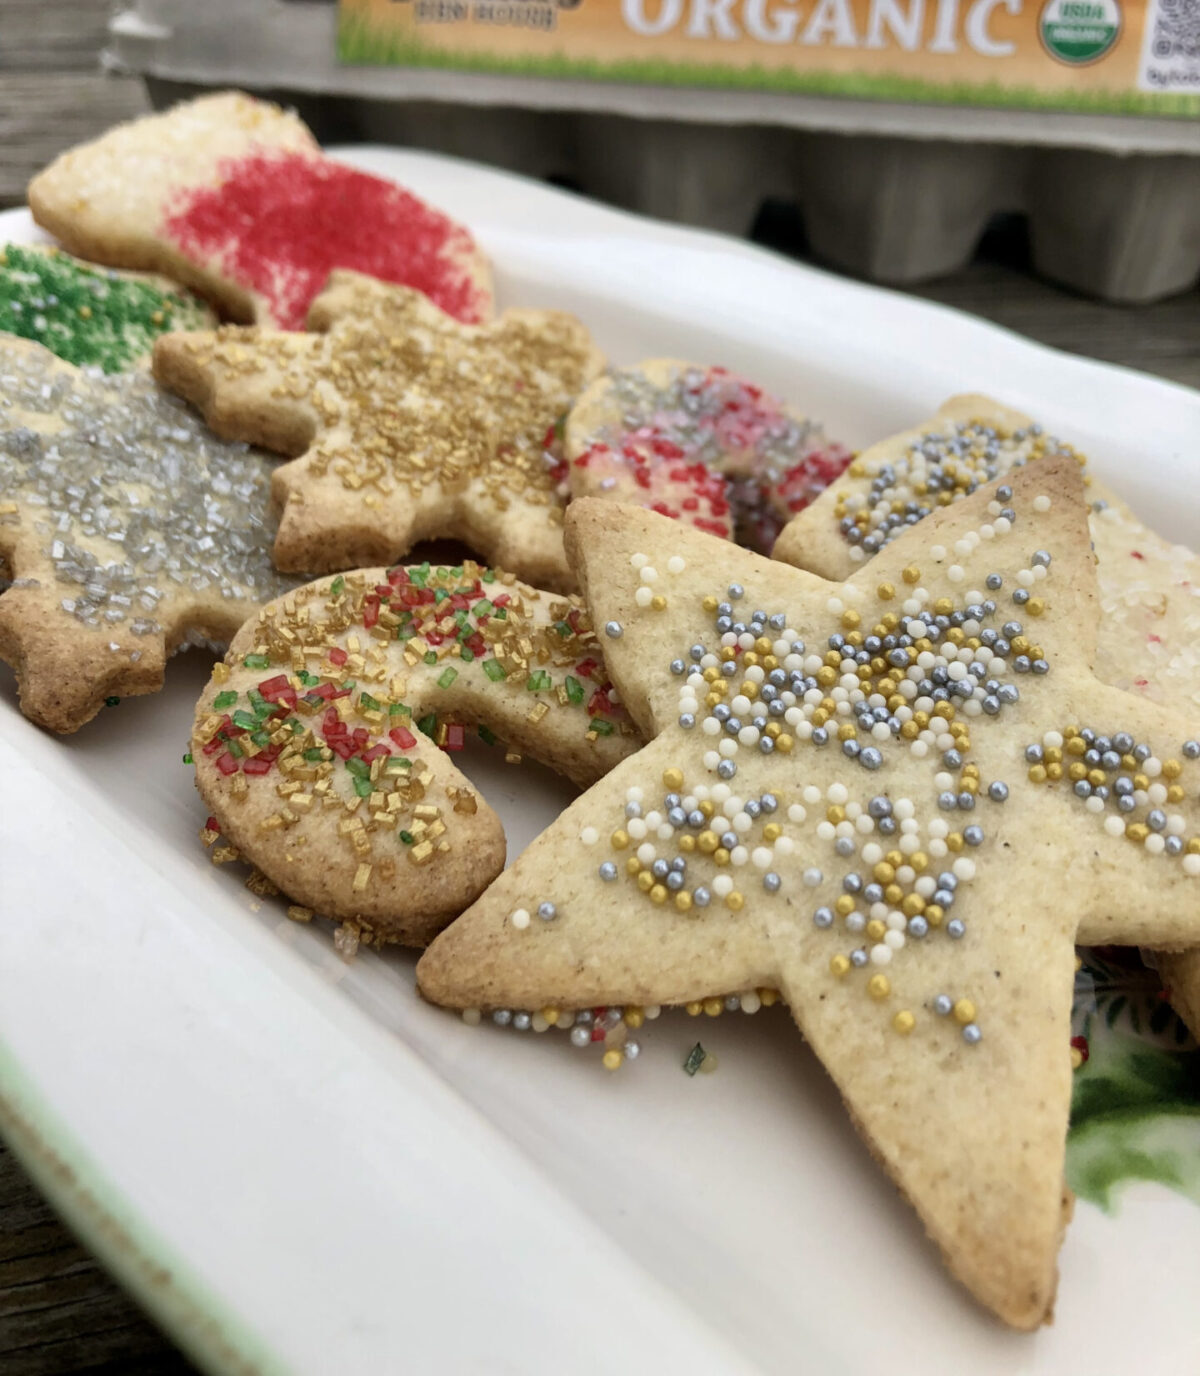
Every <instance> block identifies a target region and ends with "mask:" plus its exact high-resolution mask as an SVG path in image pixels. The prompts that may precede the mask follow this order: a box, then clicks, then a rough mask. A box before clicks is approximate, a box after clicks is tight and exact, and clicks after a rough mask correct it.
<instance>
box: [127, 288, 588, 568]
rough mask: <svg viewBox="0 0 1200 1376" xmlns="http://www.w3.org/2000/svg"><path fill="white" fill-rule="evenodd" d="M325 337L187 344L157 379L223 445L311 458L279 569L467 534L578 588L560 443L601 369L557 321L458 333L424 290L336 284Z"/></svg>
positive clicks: (281, 493) (175, 339)
mask: <svg viewBox="0 0 1200 1376" xmlns="http://www.w3.org/2000/svg"><path fill="white" fill-rule="evenodd" d="M309 323H310V325H311V327H312V328H313V329H315V330H321V331H326V333H322V334H287V333H277V332H272V331H266V330H254V329H251V330H239V329H234V328H227V329H224V330H221V331H218V332H217V333H216V334H198V335H172V336H170V337H168V338H165V339H163V340H161V341H160V342H159V347H158V348H157V349H156V351H155V357H154V373H155V376H156V377H157V378H158V379H159V380H160V381H161V382H162V383H163V384H164V385H165V386H167V387H169V388H170V389H171V390H172V391H175V392H178V393H180V395H182V396H185V397H187V398H188V400H189V401H193V402H195V403H196V404H197V405H198V406H199V407H200V409H201V411H202V412H203V413H204V416H205V417H206V419H207V420H208V422H209V424H210V425H212V427H213V429H214V430H216V431H217V433H218V434H221V435H227V436H230V437H232V438H237V439H245V440H251V441H252V442H254V443H257V444H263V445H266V446H267V447H268V448H270V449H276V450H278V451H279V452H281V453H284V454H299V455H301V456H302V457H300V458H298V459H297V460H296V461H295V462H294V463H290V464H287V465H285V466H284V467H282V468H280V469H278V470H277V471H276V474H275V479H274V493H275V497H276V500H277V502H278V503H279V505H280V506H281V507H282V511H283V514H282V517H281V519H280V523H279V535H278V538H277V539H276V542H275V562H276V563H277V564H278V565H279V567H280V568H285V569H299V568H316V569H330V570H333V569H344V568H352V567H356V566H363V565H367V564H373V563H379V562H382V561H386V560H391V559H397V558H400V557H401V556H403V555H404V554H406V553H407V552H408V550H409V549H411V547H412V546H413V544H414V543H415V542H416V541H418V540H421V539H427V538H431V537H434V536H456V537H458V538H459V539H461V540H463V541H465V542H466V543H467V544H469V545H470V546H471V547H472V549H475V550H478V551H479V552H480V553H482V554H483V555H485V556H486V557H487V559H488V560H489V561H490V562H492V563H494V564H498V565H502V566H503V567H505V568H509V569H512V570H513V571H514V572H516V573H517V574H519V575H520V576H521V577H523V578H527V579H529V581H530V582H532V583H536V584H538V585H539V586H542V587H550V588H560V589H561V588H563V587H566V586H570V583H571V575H570V571H569V569H568V567H567V563H566V556H565V554H564V552H563V543H562V504H561V500H560V498H559V496H558V494H557V492H556V488H555V481H554V477H553V474H552V471H551V464H550V463H549V462H548V460H547V455H546V449H545V447H546V442H547V432H548V431H549V430H550V429H551V428H552V426H553V424H554V422H555V420H556V419H557V418H558V417H559V416H560V415H561V414H562V412H563V411H564V410H565V409H566V408H567V406H568V405H569V404H570V402H571V401H572V400H573V398H574V397H575V395H576V393H577V392H578V391H579V389H580V388H581V387H583V386H584V385H585V384H586V383H587V381H588V380H589V379H590V378H592V377H593V376H595V374H596V373H597V372H598V371H599V369H600V367H601V359H600V356H599V355H598V354H597V353H596V351H595V349H594V348H593V346H592V343H591V340H590V338H589V336H588V333H587V331H586V330H585V329H584V328H583V326H582V325H580V323H579V322H578V321H577V320H576V319H575V318H574V317H573V316H569V315H564V314H562V313H561V312H558V311H527V310H514V311H507V312H505V314H504V315H503V316H502V317H501V318H500V319H499V320H497V321H496V322H495V323H494V324H492V325H487V326H482V327H472V326H468V325H460V324H458V323H457V322H456V321H454V320H451V319H450V317H449V316H447V315H446V314H445V313H444V312H442V311H439V310H438V309H437V307H436V306H433V305H431V304H430V303H429V302H428V301H427V300H425V299H424V298H423V297H422V296H421V295H419V293H417V292H414V291H410V290H408V289H406V288H403V287H388V286H384V285H382V284H381V283H379V282H375V281H373V280H372V279H370V278H367V277H362V276H360V275H359V274H357V273H349V272H335V273H334V274H333V276H332V277H331V279H330V285H329V288H328V289H327V290H326V291H325V292H323V293H322V295H321V296H320V297H319V298H318V299H317V300H316V301H315V302H314V303H313V309H312V312H311V314H310V317H309Z"/></svg>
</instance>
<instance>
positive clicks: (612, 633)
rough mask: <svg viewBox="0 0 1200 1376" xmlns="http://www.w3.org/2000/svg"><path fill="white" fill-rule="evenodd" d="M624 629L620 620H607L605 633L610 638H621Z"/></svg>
mask: <svg viewBox="0 0 1200 1376" xmlns="http://www.w3.org/2000/svg"><path fill="white" fill-rule="evenodd" d="M624 630H625V628H624V627H623V626H622V625H621V623H620V622H619V621H606V622H605V623H604V634H605V635H606V636H608V638H609V640H620V638H621V636H622V635H623V634H624Z"/></svg>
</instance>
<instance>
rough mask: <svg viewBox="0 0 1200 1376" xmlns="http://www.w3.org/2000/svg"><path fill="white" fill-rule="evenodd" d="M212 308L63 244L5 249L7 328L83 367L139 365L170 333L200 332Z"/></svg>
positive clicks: (159, 280) (2, 316) (2, 276)
mask: <svg viewBox="0 0 1200 1376" xmlns="http://www.w3.org/2000/svg"><path fill="white" fill-rule="evenodd" d="M213 323H214V317H213V314H212V312H211V311H210V310H209V309H208V308H207V307H206V306H205V305H203V304H202V303H201V302H200V301H199V300H197V298H196V297H194V296H192V295H191V293H190V292H187V291H184V290H183V289H182V288H180V287H176V286H174V285H173V284H172V283H170V282H168V281H167V279H166V278H165V277H154V276H149V275H144V274H135V273H124V272H114V271H113V270H112V269H111V268H100V267H93V266H92V264H90V263H84V262H82V261H81V260H80V259H78V258H72V257H71V255H70V254H68V253H63V251H62V250H61V249H57V248H44V247H40V246H36V247H35V246H33V245H29V244H8V245H7V246H6V247H5V248H4V249H3V251H2V254H0V330H3V331H4V332H5V333H6V334H15V335H19V336H20V337H21V338H22V339H32V340H33V341H34V342H35V343H38V344H42V345H44V346H45V347H46V348H47V349H49V350H51V352H52V353H55V354H57V355H58V356H59V358H62V359H65V360H66V361H67V362H68V363H74V364H75V365H76V366H77V367H80V368H87V367H95V368H101V369H103V370H104V372H106V373H120V372H124V371H126V370H127V369H129V368H134V367H137V366H138V364H140V363H141V362H142V361H143V360H144V359H145V358H147V357H148V355H149V353H150V351H151V350H152V349H153V347H154V341H155V340H156V339H157V338H158V336H159V335H160V334H165V333H167V332H168V331H169V330H199V329H205V328H207V327H208V326H210V325H212V324H213Z"/></svg>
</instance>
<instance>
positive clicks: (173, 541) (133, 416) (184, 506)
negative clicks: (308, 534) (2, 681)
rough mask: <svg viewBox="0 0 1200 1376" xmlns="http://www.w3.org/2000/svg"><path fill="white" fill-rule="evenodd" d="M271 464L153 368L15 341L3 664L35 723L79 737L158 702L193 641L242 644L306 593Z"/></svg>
mask: <svg viewBox="0 0 1200 1376" xmlns="http://www.w3.org/2000/svg"><path fill="white" fill-rule="evenodd" d="M270 469H271V464H270V460H269V459H268V458H267V457H266V456H265V455H263V454H260V453H256V452H255V451H254V450H250V449H247V448H246V447H245V446H244V445H240V444H225V443H223V442H222V441H220V440H217V439H216V438H215V437H214V436H213V435H212V434H210V433H209V431H208V430H207V429H206V428H205V427H204V426H203V425H202V424H201V423H200V422H199V421H198V420H197V419H196V418H195V417H194V416H193V415H191V414H190V412H189V411H188V410H187V408H186V407H185V406H183V405H182V404H181V403H179V402H177V401H175V400H174V399H173V398H172V397H169V396H166V395H165V394H164V393H163V392H161V391H160V390H159V389H158V388H157V387H156V386H155V385H154V383H153V381H152V380H151V379H150V377H149V376H148V375H146V374H142V373H137V374H134V373H126V374H117V375H115V376H113V377H97V376H95V375H93V374H90V373H84V372H80V371H78V370H77V369H75V368H73V367H71V366H70V365H69V364H66V363H63V362H61V361H60V360H59V359H57V358H55V357H54V355H53V354H51V353H50V352H49V351H48V350H46V349H43V348H42V347H41V345H39V344H31V343H26V342H25V341H24V340H17V339H11V338H5V339H0V564H2V565H3V566H4V567H5V568H6V569H7V571H8V574H9V577H10V579H11V583H10V585H9V587H8V589H7V591H5V592H4V594H3V596H0V658H3V659H5V660H7V661H8V662H9V663H10V664H11V665H12V666H13V667H14V668H15V670H16V673H17V683H18V687H19V689H20V695H21V710H22V711H23V712H24V713H25V715H26V716H28V717H30V718H31V719H32V720H33V721H36V722H37V723H38V724H39V725H41V726H48V727H50V728H51V729H52V730H55V731H74V730H76V729H77V728H78V727H80V726H82V725H83V723H84V722H86V721H88V720H89V719H90V718H91V717H93V716H95V714H96V713H97V712H98V711H99V710H100V708H101V707H102V706H103V705H104V703H105V700H106V699H108V698H112V697H124V696H126V695H128V694H134V693H152V692H155V691H156V690H157V689H158V688H160V687H161V686H162V679H163V666H164V663H165V660H166V658H167V656H168V655H169V654H170V653H171V652H172V651H173V650H175V649H176V648H177V647H178V646H180V645H181V644H184V643H187V642H189V641H194V642H197V643H208V642H211V641H219V642H222V643H224V642H226V641H228V639H229V637H230V636H231V635H232V634H233V633H234V631H235V630H237V628H238V627H239V626H240V625H241V623H242V622H243V621H244V620H245V619H246V617H247V616H250V615H252V614H253V613H254V612H256V611H257V610H258V609H259V607H261V606H262V604H263V603H264V602H267V601H269V600H270V599H271V598H272V597H275V596H277V595H278V594H279V593H281V592H283V591H284V590H285V589H286V588H288V587H290V586H291V585H292V582H293V580H292V579H289V578H285V577H284V576H282V575H281V574H279V573H277V572H276V570H275V569H274V567H273V566H272V564H271V557H270V549H271V538H272V531H271V530H270V528H269V526H268V525H267V523H266V521H265V519H264V514H263V513H264V512H265V509H266V506H267V498H268V492H269V483H270Z"/></svg>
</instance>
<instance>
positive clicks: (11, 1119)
mask: <svg viewBox="0 0 1200 1376" xmlns="http://www.w3.org/2000/svg"><path fill="white" fill-rule="evenodd" d="M0 1135H3V1137H4V1139H5V1141H6V1142H7V1143H8V1146H9V1147H10V1148H11V1149H12V1152H13V1154H14V1155H15V1156H16V1157H17V1159H18V1160H19V1161H20V1163H21V1165H22V1166H23V1167H24V1168H25V1170H26V1171H27V1172H28V1173H29V1175H30V1176H31V1177H32V1178H33V1180H34V1181H35V1183H36V1184H37V1186H38V1188H39V1189H40V1190H41V1191H42V1192H43V1193H44V1194H45V1195H46V1196H47V1197H48V1198H49V1200H50V1201H51V1203H52V1204H53V1205H54V1207H55V1209H56V1210H57V1211H58V1212H59V1214H61V1215H62V1218H63V1221H64V1222H65V1223H66V1224H67V1225H68V1226H69V1227H70V1229H71V1231H72V1232H73V1233H75V1234H76V1236H77V1237H78V1238H79V1239H80V1240H81V1241H82V1242H83V1243H84V1245H85V1246H86V1247H88V1248H89V1250H91V1251H92V1252H94V1253H95V1254H96V1255H97V1256H98V1257H99V1258H100V1259H101V1261H102V1262H103V1263H104V1266H105V1268H106V1269H107V1270H108V1271H109V1272H110V1273H111V1274H112V1275H113V1276H114V1277H115V1278H116V1279H117V1280H118V1281H119V1282H120V1283H121V1285H122V1286H124V1288H125V1289H126V1290H128V1291H129V1292H130V1293H131V1294H132V1295H133V1296H134V1297H135V1299H136V1300H137V1302H138V1303H139V1304H140V1305H141V1306H142V1307H143V1308H144V1309H145V1310H146V1311H147V1312H148V1313H149V1314H150V1315H151V1316H152V1317H153V1319H154V1320H155V1322H156V1323H158V1324H159V1325H160V1327H162V1328H163V1329H164V1330H165V1331H166V1332H167V1333H168V1334H169V1335H170V1336H171V1338H172V1339H173V1340H174V1341H175V1342H177V1343H178V1344H179V1346H180V1347H181V1348H183V1349H184V1351H185V1352H186V1353H187V1355H188V1356H189V1357H190V1358H191V1359H192V1360H193V1361H195V1362H196V1364H197V1365H198V1366H201V1367H203V1368H204V1369H205V1370H206V1371H209V1372H211V1373H213V1376H286V1373H287V1372H288V1371H289V1368H288V1366H287V1365H286V1364H285V1363H284V1362H283V1361H282V1359H281V1358H280V1357H279V1356H278V1355H277V1354H275V1353H273V1352H271V1351H270V1349H269V1348H268V1347H267V1346H266V1344H265V1343H264V1342H263V1341H262V1339H261V1338H260V1337H259V1336H258V1334H256V1333H255V1332H253V1331H252V1330H251V1329H250V1328H249V1327H248V1325H246V1324H245V1323H244V1322H243V1320H242V1319H241V1317H240V1316H239V1315H237V1314H236V1313H234V1312H233V1311H232V1310H231V1309H230V1308H229V1307H228V1306H227V1305H226V1304H225V1303H224V1301H222V1300H220V1299H218V1298H217V1296H216V1295H214V1294H213V1293H212V1291H211V1290H209V1288H208V1287H207V1286H206V1285H205V1284H204V1282H203V1281H202V1280H200V1279H199V1277H198V1276H197V1275H196V1274H195V1272H194V1271H193V1270H192V1269H191V1267H190V1266H189V1265H188V1264H187V1262H186V1261H184V1260H183V1259H182V1257H180V1256H179V1254H178V1253H177V1252H176V1251H175V1250H174V1248H173V1247H171V1245H170V1244H169V1243H167V1242H166V1241H164V1239H163V1238H162V1237H161V1236H160V1234H159V1233H158V1232H157V1231H156V1230H155V1228H154V1227H153V1225H152V1224H150V1223H149V1222H148V1221H147V1220H146V1219H145V1218H144V1217H142V1215H141V1214H139V1213H138V1211H137V1210H136V1209H135V1208H133V1207H132V1206H131V1205H130V1203H129V1201H128V1200H127V1199H126V1198H125V1197H124V1196H123V1195H122V1194H121V1192H120V1191H119V1190H118V1189H117V1187H116V1186H115V1185H113V1184H112V1182H111V1181H110V1180H109V1179H108V1178H107V1177H106V1176H105V1174H104V1171H103V1170H102V1169H101V1168H100V1166H99V1165H98V1164H97V1163H96V1161H95V1160H94V1158H93V1157H91V1156H90V1155H89V1154H88V1152H87V1151H86V1150H85V1149H84V1147H83V1146H82V1144H81V1143H80V1141H79V1140H78V1138H76V1137H75V1136H74V1135H73V1134H72V1133H71V1131H70V1130H69V1129H68V1128H67V1127H66V1126H65V1125H64V1123H63V1122H62V1120H61V1119H60V1118H59V1117H58V1115H57V1114H56V1113H55V1112H54V1110H53V1108H51V1106H50V1105H49V1104H48V1103H47V1101H46V1099H45V1098H44V1097H43V1096H42V1094H41V1093H40V1092H39V1091H38V1090H37V1089H36V1087H35V1086H34V1084H33V1082H32V1080H31V1079H30V1078H29V1076H28V1075H27V1074H26V1073H25V1071H24V1070H23V1069H22V1067H21V1065H20V1063H19V1061H18V1060H17V1058H16V1056H15V1055H14V1054H13V1053H12V1051H11V1050H10V1049H9V1048H8V1046H7V1045H5V1043H4V1042H3V1040H0Z"/></svg>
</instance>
